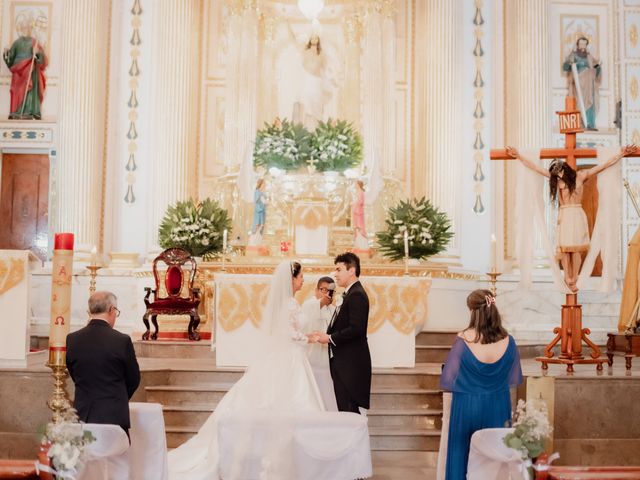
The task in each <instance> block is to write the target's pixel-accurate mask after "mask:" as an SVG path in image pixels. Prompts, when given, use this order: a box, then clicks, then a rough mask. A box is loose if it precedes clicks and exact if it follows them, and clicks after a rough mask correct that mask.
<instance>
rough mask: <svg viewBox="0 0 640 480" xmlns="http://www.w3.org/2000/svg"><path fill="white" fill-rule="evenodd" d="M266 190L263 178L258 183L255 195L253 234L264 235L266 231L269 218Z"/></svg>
mask: <svg viewBox="0 0 640 480" xmlns="http://www.w3.org/2000/svg"><path fill="white" fill-rule="evenodd" d="M264 190H265V186H264V179H263V178H261V179H260V180H258V182H257V183H256V191H255V192H254V193H253V203H254V207H253V226H252V227H251V233H253V234H256V233H259V234H261V235H262V231H263V230H264V222H265V220H266V216H267V211H266V210H267V208H266V206H265V201H264V199H265V194H264Z"/></svg>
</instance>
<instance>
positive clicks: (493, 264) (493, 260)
mask: <svg viewBox="0 0 640 480" xmlns="http://www.w3.org/2000/svg"><path fill="white" fill-rule="evenodd" d="M496 259H497V245H496V235H495V234H494V233H492V234H491V271H492V272H497V271H498V266H497V265H496Z"/></svg>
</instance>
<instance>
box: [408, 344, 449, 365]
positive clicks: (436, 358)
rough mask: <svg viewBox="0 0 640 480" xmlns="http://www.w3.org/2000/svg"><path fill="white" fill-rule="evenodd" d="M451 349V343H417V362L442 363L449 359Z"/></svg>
mask: <svg viewBox="0 0 640 480" xmlns="http://www.w3.org/2000/svg"><path fill="white" fill-rule="evenodd" d="M449 350H451V346H450V345H449V346H443V345H416V362H417V363H439V364H442V363H444V361H445V360H446V359H447V355H449Z"/></svg>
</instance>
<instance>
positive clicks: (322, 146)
mask: <svg viewBox="0 0 640 480" xmlns="http://www.w3.org/2000/svg"><path fill="white" fill-rule="evenodd" d="M311 156H312V158H314V159H315V160H317V165H315V168H317V169H318V170H319V171H321V172H326V171H337V172H343V171H345V170H347V169H349V168H353V167H355V166H356V165H358V164H359V163H360V162H361V161H362V137H361V136H360V134H359V133H358V132H357V131H356V129H355V128H354V127H353V125H352V124H350V123H348V122H346V121H345V120H333V119H329V120H328V121H327V122H318V125H317V127H316V129H315V130H314V131H313V134H312V136H311Z"/></svg>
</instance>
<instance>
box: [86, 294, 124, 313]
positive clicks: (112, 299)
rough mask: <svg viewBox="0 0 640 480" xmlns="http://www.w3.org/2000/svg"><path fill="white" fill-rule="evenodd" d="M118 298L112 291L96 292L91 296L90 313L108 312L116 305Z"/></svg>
mask: <svg viewBox="0 0 640 480" xmlns="http://www.w3.org/2000/svg"><path fill="white" fill-rule="evenodd" d="M117 303H118V299H117V298H116V296H115V295H114V294H113V293H111V292H96V293H94V294H93V295H91V297H89V313H90V314H95V313H107V312H108V311H109V309H110V308H111V307H115V306H116V305H117Z"/></svg>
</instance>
